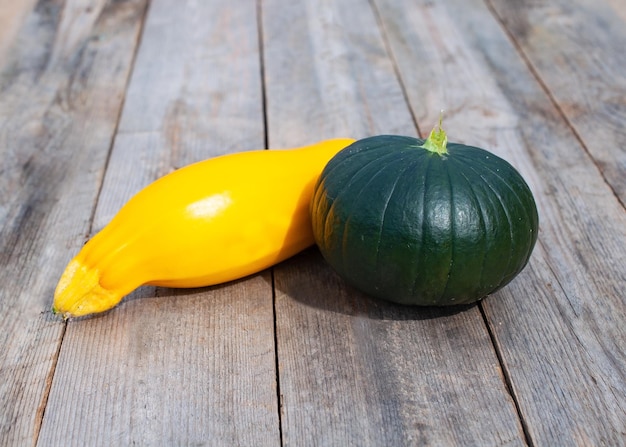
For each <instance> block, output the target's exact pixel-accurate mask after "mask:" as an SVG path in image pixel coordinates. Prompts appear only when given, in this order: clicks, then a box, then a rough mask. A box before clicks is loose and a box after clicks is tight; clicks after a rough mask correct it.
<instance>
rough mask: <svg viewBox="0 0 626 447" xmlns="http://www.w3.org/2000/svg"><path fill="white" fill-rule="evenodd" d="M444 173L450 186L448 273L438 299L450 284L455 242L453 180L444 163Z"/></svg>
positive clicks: (447, 166) (448, 168)
mask: <svg viewBox="0 0 626 447" xmlns="http://www.w3.org/2000/svg"><path fill="white" fill-rule="evenodd" d="M446 174H447V177H448V185H449V188H450V263H449V264H448V274H447V276H446V285H445V286H444V287H443V291H442V292H441V296H440V297H439V299H441V298H443V297H444V296H446V294H447V292H448V286H449V285H450V277H451V276H452V268H453V266H454V250H455V244H454V241H456V233H455V232H456V225H455V217H456V216H455V214H456V207H455V203H456V202H455V201H454V182H453V181H452V178H451V177H450V166H449V164H446Z"/></svg>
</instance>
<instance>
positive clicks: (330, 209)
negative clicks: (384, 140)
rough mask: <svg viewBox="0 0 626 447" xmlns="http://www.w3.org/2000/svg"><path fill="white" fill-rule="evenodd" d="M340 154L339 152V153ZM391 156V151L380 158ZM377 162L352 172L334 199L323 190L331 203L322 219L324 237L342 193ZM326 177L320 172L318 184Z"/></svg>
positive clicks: (328, 192)
mask: <svg viewBox="0 0 626 447" xmlns="http://www.w3.org/2000/svg"><path fill="white" fill-rule="evenodd" d="M340 153H341V152H340ZM391 155H394V153H393V151H391V152H389V154H386V155H384V156H383V157H381V158H387V157H391ZM345 160H350V157H346V159H345ZM377 161H378V160H376V159H375V160H372V161H369V162H368V163H366V164H365V165H363V166H361V167H360V168H359V169H357V170H356V172H354V174H352V176H351V178H350V181H349V182H347V183H346V184H345V185H342V188H341V189H340V190H339V191H337V192H336V194H335V197H332V198H330V191H329V190H328V188H324V190H325V192H324V194H325V195H326V198H327V199H329V201H330V202H331V204H330V206H329V207H328V210H327V211H326V216H325V218H324V230H323V232H324V237H326V233H327V231H326V229H327V228H328V224H329V222H328V221H329V219H330V217H331V216H332V215H333V212H334V209H335V207H336V206H337V202H338V201H341V196H342V195H343V193H345V191H347V190H349V189H350V187H351V186H352V185H353V184H354V182H355V178H357V177H358V175H359V174H360V173H362V172H363V171H364V170H365V169H367V168H368V167H370V166H371V165H373V164H375V163H376V162H377ZM326 177H327V173H325V172H322V176H321V177H320V180H319V181H320V184H323V183H324V182H325V179H326ZM344 227H345V225H344ZM342 237H343V233H342Z"/></svg>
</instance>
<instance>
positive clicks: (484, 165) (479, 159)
mask: <svg viewBox="0 0 626 447" xmlns="http://www.w3.org/2000/svg"><path fill="white" fill-rule="evenodd" d="M474 149H478V148H474ZM481 151H483V152H486V151H484V150H482V149H481ZM488 156H490V157H494V158H495V159H497V160H498V162H504V163H505V166H507V168H508V169H510V170H511V171H512V173H513V174H516V175H515V177H516V178H517V179H518V180H520V181H521V186H524V187H525V188H526V189H527V190H529V191H530V187H529V186H528V184H527V183H526V182H525V181H524V179H523V178H522V176H521V174H519V172H518V171H517V169H515V167H514V166H513V165H511V164H510V163H509V162H508V161H506V160H504V159H502V158H500V157H498V156H497V155H494V154H488ZM471 161H472V162H473V163H476V162H478V164H480V165H481V166H482V167H483V168H485V169H486V170H488V171H489V172H490V173H491V175H493V176H494V177H497V178H498V179H499V180H500V181H501V183H502V184H503V185H504V186H506V188H507V189H508V190H509V191H511V192H512V193H513V195H514V196H515V198H516V199H517V201H518V203H519V204H520V205H521V208H522V209H523V210H524V214H525V215H526V218H527V219H528V222H533V221H534V219H532V216H530V215H528V212H527V211H528V209H527V206H526V204H525V203H524V201H523V200H522V199H521V198H520V196H519V194H518V193H517V191H516V190H515V188H513V187H511V185H510V184H509V182H508V181H507V179H505V178H503V177H502V176H501V175H500V174H499V171H494V170H493V167H492V166H491V165H490V164H488V163H485V162H484V161H483V160H482V158H478V159H475V158H473V157H472V159H471ZM468 165H470V164H469V163H468Z"/></svg>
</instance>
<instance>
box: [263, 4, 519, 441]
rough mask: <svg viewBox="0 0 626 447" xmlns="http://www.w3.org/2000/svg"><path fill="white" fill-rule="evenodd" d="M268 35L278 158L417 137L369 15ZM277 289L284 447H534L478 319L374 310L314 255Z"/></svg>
mask: <svg viewBox="0 0 626 447" xmlns="http://www.w3.org/2000/svg"><path fill="white" fill-rule="evenodd" d="M262 23H263V31H264V54H265V56H266V57H265V74H266V81H267V87H266V92H267V104H268V108H267V120H268V133H269V136H270V144H271V145H283V144H297V143H298V142H300V143H301V142H303V141H309V140H312V139H316V138H320V137H330V136H339V135H345V136H353V137H357V138H358V137H363V136H366V135H372V134H381V133H397V134H406V135H414V134H415V133H416V129H415V126H414V123H413V120H412V117H411V114H410V113H409V111H408V109H407V104H406V102H405V99H404V94H403V92H402V89H401V87H400V85H399V83H398V80H397V78H396V76H395V73H394V67H393V64H392V62H391V61H390V59H389V55H388V54H387V52H386V50H385V45H384V42H383V39H382V36H381V34H380V30H379V28H378V26H377V22H376V18H375V15H374V14H373V12H372V9H371V6H370V3H369V2H367V1H357V0H350V1H336V2H332V1H327V2H324V3H323V7H320V5H319V4H318V3H316V2H312V1H302V2H291V3H287V4H286V3H284V2H279V1H265V2H264V3H263V22H262ZM287 61H291V62H290V63H287ZM274 277H275V284H276V318H277V321H276V325H277V334H276V335H277V343H278V365H279V386H280V394H281V414H282V433H283V442H284V444H285V445H359V446H363V445H407V444H409V445H489V444H494V445H523V444H524V435H523V433H522V429H521V425H520V424H519V419H518V416H517V413H516V410H515V407H514V404H513V402H512V400H511V399H510V396H509V394H508V392H507V389H506V386H505V383H504V379H503V376H502V374H501V370H500V368H499V364H498V359H497V357H496V354H495V351H494V348H493V345H492V343H491V340H490V337H489V334H488V332H487V330H486V327H485V325H484V322H483V319H482V317H481V313H480V309H479V308H478V307H476V306H473V307H470V308H467V309H463V310H462V311H458V313H455V314H448V313H447V312H446V311H444V310H433V309H413V308H408V307H402V306H395V305H392V304H389V303H384V302H381V301H374V300H371V299H368V298H367V297H365V296H363V295H362V294H359V293H358V292H356V291H354V290H353V289H351V288H350V287H348V286H347V285H346V284H345V283H344V282H343V281H341V280H339V279H338V278H337V277H336V275H335V274H334V273H333V272H332V271H331V269H330V268H329V267H328V266H327V265H326V264H325V263H324V262H323V261H322V259H321V256H320V255H319V253H318V252H317V251H316V250H315V249H312V250H310V251H308V252H306V253H305V254H303V255H301V256H298V257H296V258H295V259H293V260H290V261H287V262H285V263H283V264H281V265H280V266H278V267H276V268H275V269H274Z"/></svg>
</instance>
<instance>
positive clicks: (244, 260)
mask: <svg viewBox="0 0 626 447" xmlns="http://www.w3.org/2000/svg"><path fill="white" fill-rule="evenodd" d="M353 141H354V140H351V139H335V140H328V141H323V142H320V143H318V144H315V145H312V146H306V147H302V148H297V149H289V150H258V151H251V152H240V153H236V154H230V155H224V156H221V157H216V158H212V159H209V160H205V161H202V162H199V163H195V164H192V165H189V166H186V167H184V168H181V169H179V170H177V171H174V172H172V173H170V174H168V175H166V176H164V177H162V178H160V179H159V180H157V181H155V182H154V183H152V184H150V185H149V186H147V187H146V188H145V189H143V190H141V191H140V192H139V193H138V194H137V195H135V196H134V197H133V198H132V199H131V200H129V201H128V203H127V204H126V205H124V206H123V207H122V209H121V210H120V211H119V212H118V214H117V215H116V216H115V217H114V218H113V219H112V220H111V222H110V223H109V224H108V225H107V226H106V227H105V228H104V229H102V231H100V232H99V233H98V234H96V235H95V236H94V237H93V238H92V239H91V240H90V241H89V242H88V243H87V244H85V246H84V247H83V248H82V250H81V251H80V252H79V253H78V255H76V257H75V258H74V259H72V260H71V261H70V263H69V264H68V265H67V267H66V269H65V272H64V273H63V275H62V276H61V279H60V280H59V283H58V285H57V288H56V291H55V295H54V305H53V308H52V310H53V311H54V312H55V313H61V314H62V315H63V316H64V317H65V318H69V317H76V316H82V315H88V314H91V313H96V312H103V311H105V310H108V309H111V308H112V307H114V306H115V305H116V304H117V303H119V302H120V300H121V299H122V298H123V297H124V296H125V295H127V294H128V293H130V292H131V291H133V290H134V289H136V288H137V287H139V286H141V285H144V284H151V285H156V286H166V287H201V286H208V285H213V284H219V283H223V282H226V281H231V280H234V279H238V278H242V277H244V276H247V275H250V274H253V273H256V272H259V271H261V270H263V269H265V268H267V267H269V266H272V265H274V264H276V263H277V262H280V261H282V260H285V259H287V258H289V257H290V256H293V255H294V254H296V253H298V252H299V251H301V250H303V249H304V248H306V247H308V246H310V245H313V243H314V240H313V233H312V229H311V221H310V217H309V202H310V200H311V195H312V192H313V187H314V184H315V181H316V180H317V178H318V177H319V175H320V173H321V171H322V169H323V168H324V166H325V165H326V163H327V162H328V161H329V160H330V159H331V158H332V157H333V156H334V155H335V154H336V153H337V152H339V150H341V149H342V148H344V147H346V146H348V145H349V144H351V143H352V142H353Z"/></svg>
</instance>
